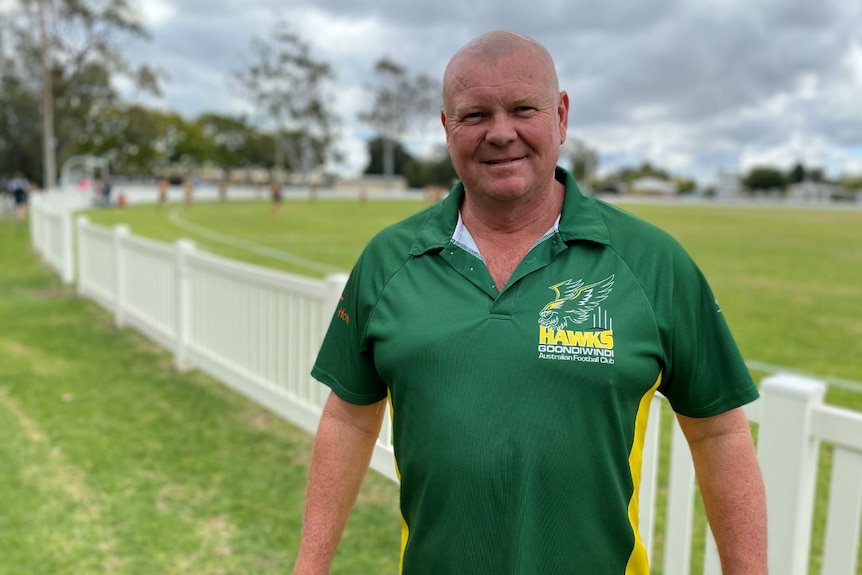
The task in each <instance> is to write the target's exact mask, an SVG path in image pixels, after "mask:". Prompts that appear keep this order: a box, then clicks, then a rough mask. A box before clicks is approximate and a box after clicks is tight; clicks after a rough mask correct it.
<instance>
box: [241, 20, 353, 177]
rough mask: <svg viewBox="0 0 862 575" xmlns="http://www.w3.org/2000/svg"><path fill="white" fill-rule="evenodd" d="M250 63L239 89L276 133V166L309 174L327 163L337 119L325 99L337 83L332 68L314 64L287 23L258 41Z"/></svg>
mask: <svg viewBox="0 0 862 575" xmlns="http://www.w3.org/2000/svg"><path fill="white" fill-rule="evenodd" d="M251 50H252V53H253V61H252V63H251V64H250V65H249V66H248V67H247V68H244V69H242V70H239V71H238V72H237V74H236V78H237V80H236V84H235V86H236V88H237V90H238V91H239V93H241V94H243V95H244V96H245V97H246V98H247V99H248V100H249V102H250V103H251V104H252V105H253V106H254V108H255V109H257V110H259V111H260V113H261V115H262V116H261V117H260V118H259V120H260V121H261V123H262V125H265V126H269V127H270V128H272V133H273V140H274V142H273V143H274V153H273V158H274V159H273V164H274V165H275V166H277V167H279V168H281V167H283V166H285V159H286V160H287V165H288V166H289V167H290V169H291V171H293V172H297V173H302V174H303V175H307V174H308V172H309V171H310V170H312V169H314V168H317V167H319V166H321V165H323V163H324V162H325V160H326V157H327V155H328V154H329V152H330V147H331V146H332V144H333V141H334V138H335V124H336V122H337V118H336V116H335V114H334V112H333V111H332V109H331V107H330V106H331V104H330V102H329V101H328V100H327V95H326V87H327V83H328V82H329V81H330V80H332V79H333V78H334V73H333V71H332V69H331V67H330V66H329V64H327V63H325V62H322V61H319V60H316V59H315V58H314V57H313V55H312V54H311V49H310V47H309V45H308V44H307V43H306V42H305V41H304V40H303V39H302V38H301V37H300V36H298V35H297V34H295V33H294V32H292V31H291V30H290V28H289V27H288V26H287V25H286V24H283V23H282V24H277V25H276V27H275V28H273V30H272V32H271V34H270V36H269V38H268V39H261V38H254V39H253V40H252V44H251Z"/></svg>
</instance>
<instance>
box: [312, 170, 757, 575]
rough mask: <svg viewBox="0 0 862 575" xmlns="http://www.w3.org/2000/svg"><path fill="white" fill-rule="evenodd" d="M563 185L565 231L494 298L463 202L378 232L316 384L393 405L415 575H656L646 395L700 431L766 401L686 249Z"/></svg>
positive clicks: (571, 184) (324, 351)
mask: <svg viewBox="0 0 862 575" xmlns="http://www.w3.org/2000/svg"><path fill="white" fill-rule="evenodd" d="M557 178H558V179H559V180H560V181H562V182H563V183H565V186H566V197H565V202H564V205H563V210H562V214H561V217H560V220H559V223H558V226H557V227H556V228H555V229H554V230H552V231H551V232H549V233H548V234H547V235H546V236H545V237H544V238H543V239H542V240H541V241H539V242H538V243H537V245H536V246H535V247H534V248H533V249H532V250H531V251H530V253H529V254H527V256H526V257H525V258H524V260H523V261H522V262H521V264H520V265H519V266H518V268H517V269H516V270H515V273H514V275H513V276H512V278H511V279H510V280H509V283H508V284H507V285H506V286H505V288H504V289H503V290H502V291H499V292H498V290H497V289H496V288H495V287H494V285H493V280H492V279H491V276H490V275H489V273H488V271H487V269H486V267H485V265H484V264H483V262H482V260H481V259H480V258H481V256H480V255H479V254H478V253H477V252H476V251H475V249H473V248H472V247H471V245H470V242H469V236H467V241H465V240H464V236H465V234H463V233H461V232H463V230H457V228H458V223H459V216H458V213H459V212H458V210H459V207H460V204H461V200H462V198H463V194H464V190H463V187H462V186H461V185H460V184H458V185H456V186H455V187H454V188H453V189H452V191H451V193H450V194H449V196H448V197H447V198H446V199H445V200H443V201H441V202H439V203H438V204H436V205H434V206H432V207H430V208H428V209H425V210H423V211H421V212H419V213H417V214H415V215H414V216H411V217H409V218H407V219H405V220H403V221H401V222H399V223H396V224H394V225H392V226H390V227H388V228H387V229H385V230H383V231H382V232H380V233H379V234H378V235H377V236H376V237H375V238H374V239H373V240H372V241H371V242H370V243H369V244H368V246H367V247H366V249H365V251H364V252H363V254H362V255H361V257H360V258H359V260H358V262H357V264H356V266H355V268H354V269H353V272H352V273H351V276H350V279H349V280H348V282H347V286H346V288H345V290H344V293H343V299H342V301H341V302H340V304H339V306H338V309H337V310H336V313H335V315H334V317H333V320H332V323H331V325H330V327H329V331H328V333H327V335H326V338H325V341H324V342H323V345H322V347H321V350H320V354H319V356H318V359H317V363H316V364H315V366H314V368H313V371H312V374H313V375H314V377H315V378H317V379H318V380H320V381H321V382H323V383H324V384H326V385H328V386H329V387H331V388H332V390H333V392H334V393H336V394H337V395H338V396H339V397H341V398H342V399H344V400H346V401H348V402H352V403H357V404H369V403H373V402H376V401H379V400H381V399H383V398H385V397H387V396H388V397H389V401H390V405H391V407H392V425H393V438H394V439H393V441H394V448H395V459H396V465H397V467H398V471H399V473H400V477H401V513H402V516H403V519H404V532H403V537H402V572H403V573H404V574H406V575H426V574H427V575H446V574H452V575H472V574H475V575H490V574H493V575H508V574H525V575H526V574H530V575H533V574H535V575H548V574H564V573H565V574H568V573H590V574H594V573H595V574H602V575H610V574H619V575H623V574H628V575H645V574H646V573H648V572H649V567H648V565H647V558H646V550H645V549H644V546H643V543H642V542H641V540H640V537H639V534H638V530H637V509H638V507H637V504H638V502H637V487H638V483H639V480H640V456H641V451H642V447H643V439H644V431H645V428H646V419H647V412H648V407H649V402H650V399H651V398H652V396H653V394H654V393H655V391H656V390H659V391H661V393H662V394H664V395H665V396H666V397H667V398H668V400H669V401H670V403H671V405H672V406H673V408H674V410H676V411H677V412H679V413H681V414H684V415H687V416H690V417H706V416H711V415H717V414H719V413H722V412H724V411H727V410H729V409H732V408H735V407H738V406H740V405H743V404H745V403H747V402H750V401H752V400H753V399H755V398H756V397H757V390H756V388H755V386H754V384H753V382H752V380H751V377H750V375H749V373H748V370H747V368H746V366H745V364H744V363H743V360H742V358H741V356H740V354H739V352H738V350H737V348H736V345H735V344H734V342H733V339H732V337H731V334H730V332H729V330H728V327H727V325H726V323H725V320H724V317H723V316H722V314H721V312H720V310H719V309H718V306H717V304H716V302H715V298H714V297H713V294H712V292H711V290H710V288H709V286H708V285H707V282H706V280H705V279H704V277H703V275H702V274H701V272H700V271H699V270H698V268H697V266H696V265H695V264H694V263H693V262H692V260H691V258H690V257H689V256H688V255H687V254H686V253H685V251H684V250H683V249H682V247H680V245H679V244H678V243H677V242H676V241H675V240H673V239H672V238H671V237H670V236H669V235H668V234H666V233H664V232H663V231H661V230H659V229H657V228H656V227H654V226H652V225H650V224H647V223H645V222H643V221H642V220H639V219H637V218H635V217H634V216H632V215H630V214H628V213H626V212H624V211H622V210H620V209H618V208H616V207H614V206H611V205H609V204H606V203H604V202H601V201H599V200H597V199H595V198H592V197H590V196H587V195H584V194H583V193H581V191H580V190H579V189H578V187H577V185H576V184H575V181H574V179H573V178H572V176H571V175H570V174H569V173H568V172H566V171H564V170H562V169H559V168H558V170H557ZM456 231H459V233H457V234H456Z"/></svg>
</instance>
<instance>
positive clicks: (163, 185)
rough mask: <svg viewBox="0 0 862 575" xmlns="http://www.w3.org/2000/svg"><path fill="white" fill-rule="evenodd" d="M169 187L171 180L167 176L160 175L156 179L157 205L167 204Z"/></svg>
mask: <svg viewBox="0 0 862 575" xmlns="http://www.w3.org/2000/svg"><path fill="white" fill-rule="evenodd" d="M170 187H171V182H170V180H168V178H166V177H164V176H161V177H160V178H159V180H158V184H157V187H156V189H157V191H158V194H159V197H158V199H159V204H158V205H159V207H164V206H167V205H168V190H169V189H170Z"/></svg>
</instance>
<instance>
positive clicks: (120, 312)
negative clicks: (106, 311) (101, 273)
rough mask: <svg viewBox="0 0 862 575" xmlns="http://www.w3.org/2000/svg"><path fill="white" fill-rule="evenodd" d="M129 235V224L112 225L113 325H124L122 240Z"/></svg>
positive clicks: (123, 258) (124, 275) (124, 291)
mask: <svg viewBox="0 0 862 575" xmlns="http://www.w3.org/2000/svg"><path fill="white" fill-rule="evenodd" d="M128 237H129V226H126V225H123V224H120V225H117V226H114V325H115V326H116V327H123V325H125V317H124V315H125V313H124V312H125V310H124V308H125V307H126V273H125V268H126V264H125V260H126V257H125V254H124V253H123V240H124V239H125V238H128Z"/></svg>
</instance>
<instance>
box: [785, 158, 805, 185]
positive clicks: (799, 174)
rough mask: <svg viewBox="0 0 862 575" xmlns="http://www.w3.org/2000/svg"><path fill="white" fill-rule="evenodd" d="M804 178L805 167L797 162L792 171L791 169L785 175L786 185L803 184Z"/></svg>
mask: <svg viewBox="0 0 862 575" xmlns="http://www.w3.org/2000/svg"><path fill="white" fill-rule="evenodd" d="M805 176H806V174H805V166H803V165H802V164H801V163H798V162H797V164H796V165H795V166H793V169H791V170H790V172H788V174H787V183H788V184H798V183H800V182H804V181H805Z"/></svg>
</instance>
